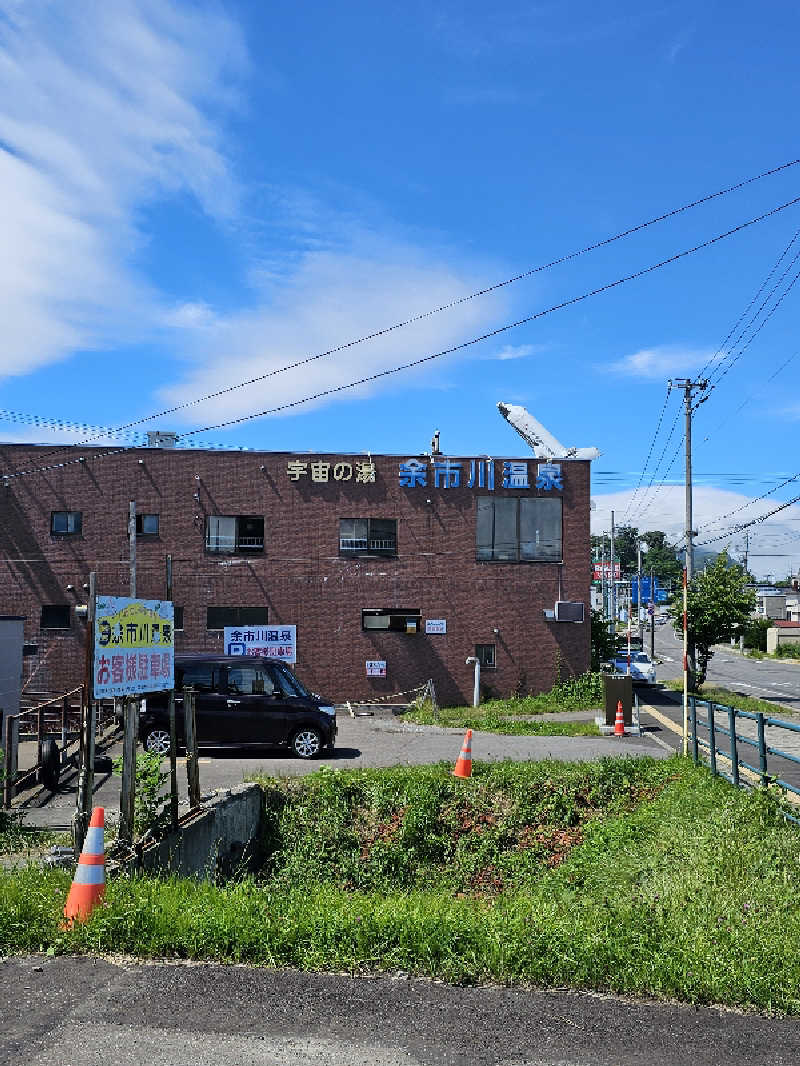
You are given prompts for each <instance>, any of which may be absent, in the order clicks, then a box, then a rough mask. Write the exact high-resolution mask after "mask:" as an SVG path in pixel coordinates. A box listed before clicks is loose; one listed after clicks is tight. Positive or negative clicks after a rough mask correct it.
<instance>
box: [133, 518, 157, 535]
mask: <svg viewBox="0 0 800 1066" xmlns="http://www.w3.org/2000/svg"><path fill="white" fill-rule="evenodd" d="M136 533H137V534H138V536H140V537H157V536H158V515H157V514H139V513H138V512H137V514H136Z"/></svg>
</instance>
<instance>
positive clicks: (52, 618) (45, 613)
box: [39, 603, 70, 629]
mask: <svg viewBox="0 0 800 1066" xmlns="http://www.w3.org/2000/svg"><path fill="white" fill-rule="evenodd" d="M39 627H40V628H41V629H69V627H70V610H69V604H68V603H65V604H60V603H59V604H54V603H45V604H43V606H42V617H41V621H40V623H39Z"/></svg>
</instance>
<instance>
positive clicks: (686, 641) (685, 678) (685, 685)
mask: <svg viewBox="0 0 800 1066" xmlns="http://www.w3.org/2000/svg"><path fill="white" fill-rule="evenodd" d="M688 606H689V604H688V592H687V588H686V568H685V567H684V569H683V754H684V756H687V755H688V754H689V627H688V625H687V620H686V619H687V612H688Z"/></svg>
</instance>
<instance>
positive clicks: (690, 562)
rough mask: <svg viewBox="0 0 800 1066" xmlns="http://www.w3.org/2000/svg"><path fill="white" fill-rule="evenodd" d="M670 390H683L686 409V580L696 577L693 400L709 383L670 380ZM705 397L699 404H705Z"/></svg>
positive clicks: (682, 379) (703, 381) (680, 379)
mask: <svg viewBox="0 0 800 1066" xmlns="http://www.w3.org/2000/svg"><path fill="white" fill-rule="evenodd" d="M668 388H669V389H670V390H672V389H683V402H684V404H685V408H686V580H687V581H691V580H692V577H693V575H694V543H693V537H694V535H695V534H694V530H693V528H692V400H693V398H694V393H695V391H697V392H698V393H702V392H705V390H706V389H707V388H708V381H707V380H705V378H703V379H700V380H698V381H692V380H691V379H690V378H675V379H674V380H672V379H670V381H669V382H668ZM704 400H705V397H703V399H701V400H700V401H699V402H700V403H703V402H704Z"/></svg>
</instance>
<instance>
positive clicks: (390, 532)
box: [339, 518, 397, 555]
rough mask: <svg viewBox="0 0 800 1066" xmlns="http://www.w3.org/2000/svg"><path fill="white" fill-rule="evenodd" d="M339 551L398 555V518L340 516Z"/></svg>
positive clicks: (354, 553)
mask: <svg viewBox="0 0 800 1066" xmlns="http://www.w3.org/2000/svg"><path fill="white" fill-rule="evenodd" d="M339 551H342V552H346V553H347V554H348V555H397V519H396V518H340V519H339Z"/></svg>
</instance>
